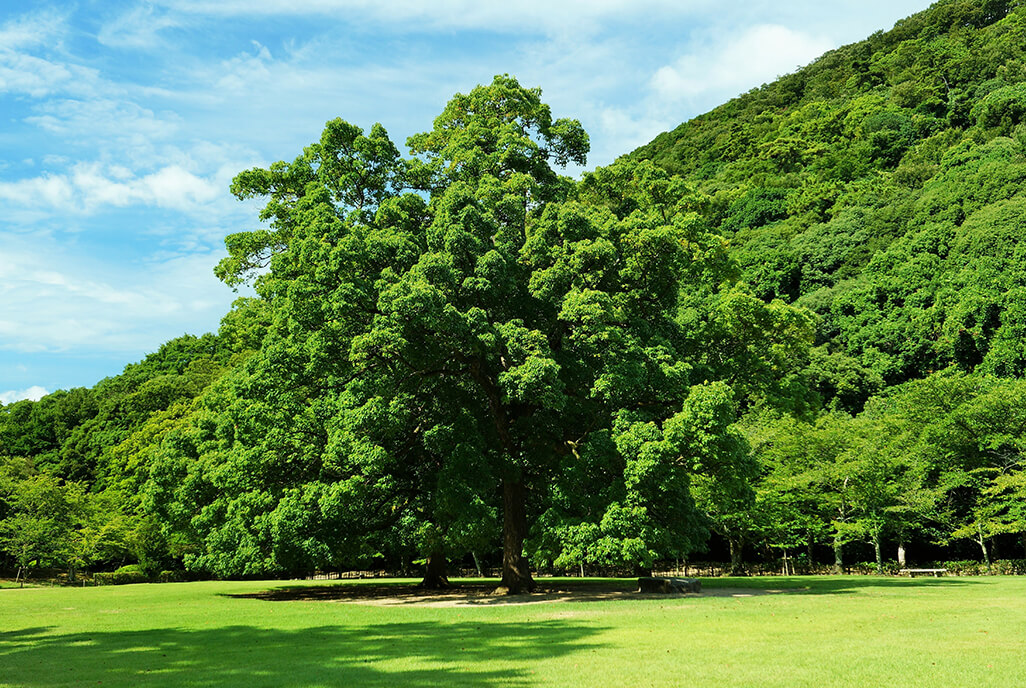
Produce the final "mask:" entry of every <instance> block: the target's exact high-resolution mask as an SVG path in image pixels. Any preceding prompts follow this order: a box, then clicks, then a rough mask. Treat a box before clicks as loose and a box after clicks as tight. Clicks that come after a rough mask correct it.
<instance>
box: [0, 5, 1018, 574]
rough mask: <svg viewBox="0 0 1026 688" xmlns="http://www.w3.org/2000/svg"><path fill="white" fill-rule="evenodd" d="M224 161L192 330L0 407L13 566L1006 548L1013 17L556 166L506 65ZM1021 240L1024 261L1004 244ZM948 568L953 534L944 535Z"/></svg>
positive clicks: (562, 132) (2, 519)
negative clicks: (209, 271) (303, 139)
mask: <svg viewBox="0 0 1026 688" xmlns="http://www.w3.org/2000/svg"><path fill="white" fill-rule="evenodd" d="M407 145H408V148H409V149H410V151H411V156H403V155H402V154H401V153H400V152H399V149H398V148H397V147H396V146H395V144H393V142H392V141H391V140H390V139H389V137H388V135H387V133H386V132H385V131H384V129H382V128H381V127H380V125H375V126H374V127H373V128H371V129H370V130H369V131H367V132H365V131H363V130H362V129H360V128H359V127H357V126H355V125H352V124H349V123H347V122H344V121H342V120H334V121H332V122H329V123H328V124H327V126H326V128H325V131H324V133H323V135H322V137H321V139H320V140H319V141H318V142H316V143H314V144H312V145H311V146H309V147H307V148H306V149H305V150H304V151H303V153H302V154H301V155H300V156H299V157H298V158H296V159H295V160H294V161H293V162H279V163H276V164H274V165H272V166H271V167H270V168H268V169H253V170H248V171H245V172H243V173H241V174H240V175H238V177H237V178H236V179H235V181H234V183H233V187H232V191H233V193H235V194H236V195H237V196H239V197H240V198H252V197H257V198H262V199H264V200H265V202H266V205H265V207H264V210H263V211H262V213H261V216H260V219H261V220H263V221H264V223H265V224H264V226H263V228H261V229H257V230H254V231H251V232H242V233H239V234H235V235H232V236H229V237H228V238H227V241H226V243H227V246H228V249H229V254H230V255H229V257H228V258H227V259H226V260H224V261H223V262H222V263H221V264H220V265H219V266H218V267H217V270H216V272H217V274H218V276H219V277H221V279H222V280H224V281H225V282H226V283H228V284H229V285H238V284H241V283H243V282H247V281H250V282H252V283H253V284H254V286H255V288H256V291H257V294H258V297H257V298H254V299H242V300H240V301H239V302H238V303H237V305H236V307H235V308H234V309H233V310H232V311H231V312H230V313H229V314H228V315H227V316H226V318H225V320H224V322H223V325H222V328H221V330H220V331H219V332H218V334H217V335H205V336H204V337H201V338H195V337H183V338H180V339H178V340H174V341H172V342H169V343H168V344H167V345H165V346H164V347H162V349H161V350H160V351H159V352H157V353H156V354H153V355H152V356H150V357H148V358H147V359H146V360H144V361H143V362H141V363H139V364H134V365H131V366H129V367H128V368H126V369H125V372H124V373H123V374H122V375H120V376H117V377H114V378H110V379H107V380H104V381H102V382H101V383H99V384H98V385H97V386H96V387H94V388H93V389H89V390H86V389H76V390H70V391H66V392H64V391H62V392H58V393H55V394H52V395H49V396H47V397H45V398H44V399H42V400H40V401H38V402H28V401H24V402H17V403H15V404H11V405H8V406H4V407H0V462H2V464H0V550H2V552H3V556H4V557H6V561H7V564H9V565H12V566H21V567H24V566H29V565H50V566H62V567H68V568H70V569H72V570H74V569H75V568H77V567H82V566H93V567H110V568H113V567H114V566H116V565H122V564H125V563H131V562H138V563H140V564H142V565H143V568H144V569H145V570H146V571H147V572H149V573H155V572H157V571H159V570H161V569H164V568H176V567H181V566H189V567H191V568H193V569H196V570H198V571H205V572H208V573H213V574H216V575H222V576H236V575H296V574H302V573H306V572H309V571H311V570H313V569H318V568H349V567H363V566H383V567H389V568H393V569H408V568H409V567H410V566H411V565H412V563H413V562H414V561H420V560H425V561H426V562H427V563H428V581H427V582H429V583H431V584H436V585H440V584H444V582H445V575H446V574H445V562H446V561H447V560H452V559H457V560H462V559H463V557H464V556H469V557H472V558H473V559H474V561H475V562H477V561H478V560H479V559H484V560H485V561H487V562H490V563H492V564H501V566H502V569H503V578H504V584H505V585H506V586H507V587H508V588H510V589H513V590H515V589H519V588H524V587H530V586H531V575H530V566H529V562H530V563H533V565H534V566H535V567H537V568H554V569H557V570H568V569H576V568H579V567H584V566H590V567H596V566H598V567H618V568H620V569H621V570H623V569H626V568H630V567H634V568H637V569H645V568H650V567H651V566H653V564H655V563H656V562H659V561H662V562H667V561H673V560H677V559H680V558H687V557H693V556H695V554H696V552H700V551H701V550H702V548H703V547H705V546H706V544H707V542H710V540H709V536H710V534H712V540H711V543H712V546H713V548H714V550H717V551H718V549H717V548H722V550H723V553H724V554H727V553H729V556H730V558H731V561H732V565H733V566H734V567H735V568H741V567H742V566H743V558H744V556H749V557H751V556H752V555H755V556H758V557H760V558H763V559H775V558H777V557H783V558H784V560H785V562H786V561H788V560H791V561H794V560H795V559H797V560H798V561H799V562H800V561H802V560H804V561H805V563H811V562H812V561H815V560H820V561H822V560H824V559H825V558H826V557H827V556H829V559H830V561H832V562H834V563H835V565H836V566H837V567H839V568H840V567H842V566H844V565H845V563H846V561H847V560H848V559H850V557H851V555H850V554H846V550H847V551H848V552H849V553H850V552H855V553H856V554H855V555H854V556H861V557H863V558H865V557H867V556H873V557H875V558H876V560H877V562H878V566H879V567H881V568H882V567H883V564H884V559H885V556H886V555H885V551H886V550H887V549H889V548H891V547H897V548H898V551H899V559H903V558H904V556H905V551H906V549H908V550H909V552H911V554H912V556H914V557H920V558H922V557H926V556H935V557H939V556H942V555H945V554H951V555H953V556H960V557H961V556H966V555H967V554H970V553H972V552H973V551H974V550H975V552H976V553H978V556H979V557H980V558H981V559H983V561H984V562H986V563H988V564H989V561H990V559H991V558H992V556H993V552H994V549H995V547H997V548H999V549H1000V548H1004V549H1005V550H1006V551H1008V552H1012V551H1014V549H1013V548H1016V549H1017V548H1019V547H1021V546H1022V545H1023V544H1026V540H1024V538H1026V506H1024V504H1026V472H1024V470H1026V466H1024V462H1023V450H1024V443H1026V419H1023V418H1021V416H1022V414H1023V411H1022V409H1023V407H1024V406H1023V402H1024V401H1026V398H1024V395H1026V387H1024V386H1023V385H1024V384H1026V383H1023V382H1022V378H1023V376H1024V373H1026V345H1024V344H1023V341H1024V338H1026V337H1024V336H1026V250H1023V248H1022V247H1021V245H1020V244H1021V242H1020V237H1021V236H1023V235H1024V230H1026V224H1024V223H1026V220H1024V219H1023V218H1024V217H1026V193H1024V190H1026V185H1024V181H1026V7H1020V6H1019V5H1018V3H1017V2H1014V1H1012V0H984V1H982V2H980V1H976V2H967V1H965V0H942V1H941V2H938V3H937V4H936V5H934V6H933V7H932V8H930V9H929V10H927V11H925V12H922V13H920V14H918V15H915V16H913V17H910V18H909V19H906V20H903V21H902V22H899V23H898V24H897V25H896V26H895V27H894V29H892V30H891V31H888V32H880V33H877V34H874V35H873V36H871V37H870V38H869V39H867V40H866V41H863V42H861V43H857V44H853V45H849V46H845V47H842V48H839V49H838V50H835V51H831V52H830V53H827V54H826V55H824V56H823V57H822V58H820V59H819V60H817V61H816V62H814V63H812V64H811V65H809V66H808V67H806V68H804V69H802V70H799V71H798V72H796V73H794V74H791V75H788V76H785V77H783V78H781V79H779V80H778V81H776V82H774V83H772V84H768V85H765V86H763V87H761V88H759V89H755V90H753V91H752V92H750V93H748V94H745V95H743V96H741V97H739V98H737V99H735V100H732V101H730V102H729V103H726V104H724V105H723V106H721V107H719V108H717V109H715V110H713V111H712V112H710V113H707V114H705V115H702V116H700V117H697V118H695V119H693V120H691V121H689V122H686V123H684V124H682V125H681V126H680V127H678V128H677V129H675V130H673V131H672V132H667V133H665V134H662V135H660V136H659V137H657V138H656V139H655V140H654V141H653V142H651V143H650V144H648V145H647V146H644V147H642V148H641V149H639V150H637V151H635V152H633V153H631V154H630V155H627V156H624V157H622V158H621V159H619V160H618V161H617V162H616V163H614V164H613V165H611V166H609V167H607V168H600V169H596V170H594V171H592V172H589V173H586V174H584V175H583V178H582V179H581V180H580V181H574V180H571V179H568V178H566V177H562V176H560V175H559V174H558V173H557V171H556V170H557V168H559V167H560V166H562V165H565V164H566V163H568V162H576V163H578V164H581V163H583V162H584V156H585V154H586V153H587V148H588V139H587V135H586V134H585V132H584V131H583V130H582V129H581V127H580V125H579V124H578V123H577V122H576V121H574V120H568V119H553V117H552V116H551V114H550V112H549V109H548V107H547V106H546V105H545V104H544V103H543V102H542V101H541V99H540V92H539V91H538V90H537V89H525V88H523V87H521V86H520V85H519V84H518V83H517V82H516V81H515V80H514V79H512V78H510V77H497V78H496V80H495V81H494V82H493V83H492V84H490V85H488V86H480V87H478V88H476V89H474V90H472V91H471V92H470V93H468V94H457V95H456V96H455V97H454V98H453V99H452V101H451V102H450V103H449V104H448V106H447V107H446V109H445V110H444V111H443V113H442V114H441V115H440V116H439V118H438V119H437V120H436V121H435V123H434V127H433V128H432V129H431V130H430V131H428V132H425V133H423V134H419V135H417V136H414V137H411V139H410V140H409V141H408V142H407ZM1024 246H1026V245H1024ZM969 548H973V549H969Z"/></svg>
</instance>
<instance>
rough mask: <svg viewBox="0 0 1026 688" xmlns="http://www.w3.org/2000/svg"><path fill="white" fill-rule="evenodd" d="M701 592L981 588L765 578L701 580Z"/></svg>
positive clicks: (938, 581) (932, 582)
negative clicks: (730, 590) (738, 589)
mask: <svg viewBox="0 0 1026 688" xmlns="http://www.w3.org/2000/svg"><path fill="white" fill-rule="evenodd" d="M702 583H703V590H706V591H713V590H729V589H734V588H751V589H759V590H778V591H781V592H787V593H791V594H802V595H846V594H851V593H854V592H857V591H859V590H868V589H871V588H891V589H905V590H915V589H923V588H958V587H964V586H973V585H980V584H981V581H979V580H975V579H969V578H949V577H941V578H933V577H930V578H926V577H920V578H899V577H896V576H767V577H761V576H760V577H752V578H741V577H735V578H708V579H703V581H702Z"/></svg>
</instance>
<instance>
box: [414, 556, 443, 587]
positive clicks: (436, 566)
mask: <svg viewBox="0 0 1026 688" xmlns="http://www.w3.org/2000/svg"><path fill="white" fill-rule="evenodd" d="M419 587H421V588H426V589H428V590H444V589H445V588H448V587H449V570H448V563H447V562H446V560H445V553H444V552H441V551H438V550H435V551H434V552H432V553H431V554H429V555H428V558H427V563H426V564H425V565H424V580H422V581H421V582H420V586H419Z"/></svg>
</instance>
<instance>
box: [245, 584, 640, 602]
mask: <svg viewBox="0 0 1026 688" xmlns="http://www.w3.org/2000/svg"><path fill="white" fill-rule="evenodd" d="M535 583H536V585H537V588H536V590H535V591H534V592H533V593H528V594H523V595H505V594H495V589H496V586H498V585H499V582H498V580H495V581H491V582H456V583H455V584H454V585H453V586H452V587H451V588H446V589H444V590H426V589H424V588H421V587H419V586H417V585H415V584H409V583H364V582H361V583H359V584H353V583H351V582H346V583H338V584H334V585H315V586H311V585H286V586H281V587H277V588H271V589H270V590H263V591H261V592H252V593H236V594H228V595H226V597H234V598H248V599H257V600H265V601H269V602H296V601H304V602H311V601H323V602H327V601H345V602H379V603H383V604H420V605H441V606H449V605H474V606H478V605H486V606H502V605H511V604H513V605H515V604H529V603H534V602H553V601H560V600H572V601H575V602H591V601H602V600H609V599H623V598H627V597H637V595H633V593H634V591H635V590H636V589H637V587H638V583H637V580H636V579H623V580H609V579H603V580H600V581H589V580H585V581H566V580H558V581H554V580H544V579H542V580H536V581H535Z"/></svg>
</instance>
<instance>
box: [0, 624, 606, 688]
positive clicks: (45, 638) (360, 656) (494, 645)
mask: <svg viewBox="0 0 1026 688" xmlns="http://www.w3.org/2000/svg"><path fill="white" fill-rule="evenodd" d="M601 630H603V629H601V628H597V627H595V626H593V625H582V624H576V623H574V622H572V621H570V620H560V621H548V622H532V623H530V624H514V623H488V622H479V623H471V622H466V623H424V622H411V623H387V624H377V625H372V626H364V627H360V628H347V627H336V626H322V627H317V628H304V629H298V630H274V629H267V628H253V627H249V626H230V627H227V628H217V629H210V630H182V629H162V630H145V631H123V632H95V633H77V634H68V635H60V636H51V635H48V632H50V631H49V629H40V628H33V629H26V630H23V631H13V632H8V633H3V634H0V667H3V669H2V670H0V683H3V684H5V685H12V686H24V687H26V688H31V687H39V688H50V687H56V686H64V685H76V686H77V685H93V686H96V685H103V686H112V685H114V686H118V685H124V686H139V685H161V686H172V685H178V686H181V685H188V686H199V687H207V686H209V687H211V688H213V687H215V686H217V687H221V686H235V685H238V686H246V687H247V688H257V687H260V686H267V687H278V686H282V687H290V686H295V687H299V686H396V685H401V686H454V685H474V686H489V685H493V686H519V685H525V686H526V685H529V684H531V683H532V677H531V676H530V671H529V668H524V667H525V665H528V664H529V663H530V662H531V661H532V660H536V659H544V658H551V657H558V656H560V655H564V654H569V653H572V652H582V651H587V650H589V649H592V648H595V647H597V645H595V644H590V643H588V642H587V638H588V637H589V636H592V635H593V634H595V633H597V632H600V631H601ZM392 660H400V661H399V662H393V661H392ZM490 661H496V662H498V663H499V664H500V667H499V668H496V667H495V666H494V665H492V666H482V663H485V662H490Z"/></svg>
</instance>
